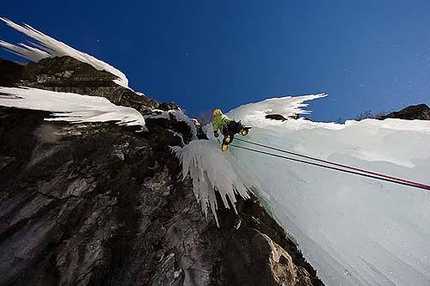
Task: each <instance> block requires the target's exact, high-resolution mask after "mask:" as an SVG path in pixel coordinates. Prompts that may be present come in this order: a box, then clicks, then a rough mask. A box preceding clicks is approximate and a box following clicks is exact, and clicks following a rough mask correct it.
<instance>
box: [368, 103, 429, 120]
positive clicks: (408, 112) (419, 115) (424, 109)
mask: <svg viewBox="0 0 430 286" xmlns="http://www.w3.org/2000/svg"><path fill="white" fill-rule="evenodd" d="M377 118H378V119H386V118H400V119H407V120H413V119H419V120H430V108H429V107H428V106H427V105H426V104H418V105H411V106H408V107H406V108H404V109H402V110H400V111H394V112H391V113H388V114H386V115H382V116H379V117H377Z"/></svg>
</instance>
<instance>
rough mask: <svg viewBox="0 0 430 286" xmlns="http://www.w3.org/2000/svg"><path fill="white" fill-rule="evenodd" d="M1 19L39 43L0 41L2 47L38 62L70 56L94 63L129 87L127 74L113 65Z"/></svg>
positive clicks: (122, 84) (35, 31)
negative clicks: (16, 43)
mask: <svg viewBox="0 0 430 286" xmlns="http://www.w3.org/2000/svg"><path fill="white" fill-rule="evenodd" d="M0 20H2V21H3V22H5V23H6V24H7V25H8V26H10V27H12V28H14V29H15V30H17V31H19V32H21V33H23V34H25V35H27V36H28V37H30V38H33V39H34V40H36V41H37V44H33V43H30V44H32V45H34V47H32V46H29V45H26V44H22V43H21V44H19V45H14V44H11V43H8V42H5V41H0V46H1V47H3V48H5V49H7V50H9V51H11V52H13V53H15V54H17V55H19V56H22V57H24V58H26V59H29V60H31V61H34V62H38V61H39V60H41V59H44V58H48V57H62V56H70V57H72V58H75V59H77V60H79V61H81V62H84V63H87V64H90V65H92V66H93V67H94V68H95V69H97V70H105V71H107V72H110V73H111V74H113V75H115V76H117V77H118V79H116V80H114V82H115V83H117V84H119V85H121V86H124V87H127V88H128V79H127V77H126V76H125V74H124V73H123V72H121V71H120V70H118V69H116V68H114V67H113V66H111V65H109V64H107V63H105V62H103V61H101V60H99V59H97V58H95V57H93V56H90V55H88V54H86V53H83V52H81V51H78V50H76V49H74V48H72V47H70V46H68V45H66V44H65V43H63V42H60V41H58V40H56V39H54V38H52V37H50V36H48V35H45V34H43V33H42V32H40V31H38V30H36V29H34V28H33V27H31V26H29V25H23V26H21V25H18V24H16V23H14V22H12V21H11V20H8V19H6V18H1V17H0Z"/></svg>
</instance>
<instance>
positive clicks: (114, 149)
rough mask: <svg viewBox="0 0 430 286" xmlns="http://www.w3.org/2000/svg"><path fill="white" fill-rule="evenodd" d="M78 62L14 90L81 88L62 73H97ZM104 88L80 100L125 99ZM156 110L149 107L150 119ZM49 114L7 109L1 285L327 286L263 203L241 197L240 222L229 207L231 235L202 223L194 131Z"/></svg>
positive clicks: (0, 164)
mask: <svg viewBox="0 0 430 286" xmlns="http://www.w3.org/2000/svg"><path fill="white" fill-rule="evenodd" d="M69 60H70V59H68V58H66V59H63V58H57V59H49V61H47V62H45V63H42V64H43V65H42V64H41V65H40V66H39V67H38V68H35V67H28V66H27V67H24V68H23V69H21V70H20V71H18V72H17V73H16V74H17V75H22V74H26V73H27V75H25V76H23V78H24V79H23V80H21V79H17V78H15V77H12V80H10V78H9V81H8V83H9V86H14V85H22V82H25V84H27V85H29V86H31V85H33V86H35V87H39V88H40V87H43V88H47V89H50V88H52V89H55V90H57V89H60V90H62V89H63V88H64V89H65V90H62V91H72V89H73V90H74V88H76V87H74V86H73V85H74V84H75V83H74V82H69V83H67V84H66V83H65V82H62V81H58V82H56V81H55V80H56V79H57V78H64V77H65V75H66V74H64V73H62V72H64V71H73V73H72V74H78V73H81V75H82V76H83V77H85V76H87V73H89V74H93V73H96V71H95V70H91V71H85V69H86V68H87V66H85V65H84V64H82V65H84V67H81V66H80V65H79V64H77V65H76V66H75V64H76V63H75V62H74V61H71V63H70V65H67V64H65V61H66V62H67V61H69ZM56 61H58V66H59V69H58V70H57V69H56V68H55V67H56V66H57V65H56V64H55V62H56ZM48 62H49V63H50V64H49V65H51V66H52V67H49V68H48V67H47V63H48ZM39 64H40V63H39ZM2 67H3V68H4V65H2V63H0V70H1V68H2ZM51 68H52V70H51ZM75 70H76V71H75ZM61 73H62V75H61V76H60V75H57V74H61ZM29 74H34V75H36V77H35V78H31V76H30V75H29ZM41 75H46V76H47V78H48V79H47V80H46V81H45V82H41V83H40V82H38V78H40V76H41ZM67 76H68V75H67ZM88 76H89V75H88ZM106 77H107V78H109V79H111V77H109V75H106ZM0 78H2V79H3V80H5V76H4V75H0ZM66 78H67V77H66ZM69 78H70V77H69ZM47 82H49V84H47ZM66 82H67V80H66ZM19 83H21V84H19ZM98 84H99V82H97V84H95V83H94V82H91V81H86V82H85V85H83V87H81V88H80V89H79V91H82V92H84V91H90V92H92V95H97V94H98V92H100V93H101V94H103V96H105V97H108V98H111V97H112V98H113V99H115V98H116V95H115V96H112V94H111V92H112V93H113V94H114V93H115V92H117V91H119V90H121V88H120V87H118V86H110V85H111V82H110V81H109V82H108V81H107V80H106V82H103V83H100V85H101V86H99V85H98ZM100 88H103V89H100ZM66 89H67V90H66ZM74 92H76V90H75V91H74ZM124 92H125V91H124ZM136 96H139V95H137V94H136ZM122 100H125V99H124V96H123V97H122V99H119V101H117V103H118V104H122ZM146 102H149V105H146V106H145V107H143V106H144V105H145V104H146ZM139 104H140V103H139ZM139 104H138V105H139ZM157 105H158V103H156V102H155V101H154V100H152V99H147V98H144V99H143V100H142V103H141V106H140V110H146V112H148V110H149V109H150V108H152V107H153V106H157ZM47 116H48V114H46V113H44V112H39V111H28V110H17V109H7V108H2V109H0V273H1V275H0V285H321V284H322V283H321V281H320V280H319V279H318V278H317V277H316V273H315V271H314V270H313V269H312V267H311V266H310V265H309V264H307V263H306V261H305V260H304V259H303V257H302V255H301V253H300V251H298V249H297V247H296V245H295V244H294V243H293V242H292V241H291V240H289V239H288V238H287V237H286V236H285V234H284V232H283V230H282V228H281V227H280V226H279V225H278V224H277V223H276V222H275V221H274V220H273V219H272V218H271V217H270V216H269V215H268V214H267V212H266V211H265V210H264V208H263V206H262V205H261V204H260V203H259V201H258V200H257V199H256V198H253V199H251V200H247V201H243V200H240V199H239V202H238V205H237V209H238V212H239V214H238V215H236V214H235V213H234V212H233V211H232V210H228V209H221V210H220V211H219V221H220V226H221V227H220V228H218V227H217V226H216V224H215V221H214V218H213V217H212V216H209V217H208V218H205V217H204V216H203V215H202V212H201V209H200V205H199V204H198V202H197V201H196V200H195V198H194V195H193V192H192V183H191V180H190V179H189V178H185V179H184V180H183V179H182V178H179V177H178V174H179V173H180V170H181V167H180V165H179V162H178V160H177V159H176V158H175V157H174V156H173V155H172V154H171V153H170V148H169V146H183V144H186V143H188V142H189V141H190V140H191V131H190V128H189V126H188V125H187V124H186V123H184V122H178V121H176V120H175V119H174V117H171V118H158V119H148V120H147V127H148V130H149V132H143V133H140V132H136V131H137V130H136V129H134V128H131V127H129V128H125V127H119V126H117V125H115V124H109V123H103V124H102V123H100V124H76V125H70V124H65V123H51V122H46V121H44V120H43V118H45V117H47ZM220 205H221V204H220ZM251 270H252V273H251V272H250V271H251ZM251 274H252V279H250V275H251Z"/></svg>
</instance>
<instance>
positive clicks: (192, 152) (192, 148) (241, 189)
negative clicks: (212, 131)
mask: <svg viewBox="0 0 430 286" xmlns="http://www.w3.org/2000/svg"><path fill="white" fill-rule="evenodd" d="M172 149H173V150H174V152H176V155H177V156H178V157H179V158H180V160H181V162H182V166H183V172H182V175H183V177H184V178H185V177H186V176H187V175H188V173H189V174H190V176H191V178H192V180H193V191H194V195H195V197H196V199H197V201H199V202H200V204H201V207H202V211H203V212H204V214H205V215H206V216H207V214H208V208H210V209H211V211H212V213H213V214H214V216H215V220H216V223H217V225H218V226H219V223H218V219H217V215H216V210H217V209H218V205H217V200H216V197H215V192H216V191H217V192H219V194H220V196H221V199H222V202H223V204H224V207H226V208H230V206H232V207H233V209H234V211H236V207H235V203H236V197H235V194H238V195H240V196H241V197H243V198H249V194H248V192H249V191H251V188H258V187H259V184H258V181H256V180H255V179H254V178H253V177H252V176H251V175H250V174H249V173H248V172H247V171H246V168H244V167H243V166H241V164H240V163H239V162H237V160H236V159H235V158H233V157H231V156H229V155H228V154H226V153H221V151H220V149H219V146H218V144H217V143H216V142H214V141H212V140H195V141H191V142H190V143H189V144H188V145H186V146H185V147H183V148H180V147H173V148H172Z"/></svg>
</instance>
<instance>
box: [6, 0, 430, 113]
mask: <svg viewBox="0 0 430 286" xmlns="http://www.w3.org/2000/svg"><path fill="white" fill-rule="evenodd" d="M4 2H5V3H2V4H1V6H2V7H1V12H0V13H1V16H3V17H7V18H9V19H11V20H13V21H15V22H18V23H22V22H25V23H27V24H30V25H31V26H33V27H35V28H36V29H39V30H41V31H43V32H45V33H47V34H48V35H50V36H53V37H54V38H56V39H58V40H61V41H64V42H66V43H67V44H69V45H71V46H73V47H75V48H77V49H79V50H81V51H84V52H87V53H89V54H91V55H93V56H95V57H97V58H99V59H102V60H104V61H106V62H108V63H110V64H112V65H114V66H115V67H117V68H119V69H120V70H122V71H123V72H124V73H125V74H126V75H127V76H128V78H129V81H130V86H131V87H132V88H133V89H135V90H137V91H142V92H144V93H145V94H146V95H148V96H150V97H153V98H155V99H156V100H158V101H159V102H163V101H175V102H177V103H178V104H179V105H180V106H181V107H182V108H184V109H186V110H187V112H188V114H189V115H191V116H198V114H199V112H200V111H203V110H209V109H213V108H215V107H220V108H222V109H223V110H225V111H228V110H230V109H232V108H234V107H237V106H239V105H242V104H244V103H248V102H255V101H260V100H263V99H266V98H271V97H280V96H284V95H295V94H307V93H316V92H327V93H328V94H329V97H327V98H325V99H320V100H317V101H314V102H312V103H311V105H310V109H312V110H313V113H312V115H311V116H310V117H311V118H313V119H315V120H322V121H329V120H331V121H334V120H338V119H339V118H343V119H346V118H354V117H356V116H357V115H358V114H359V113H360V112H362V111H366V110H371V111H373V112H380V111H391V110H398V109H401V108H403V107H405V106H407V105H410V104H417V103H426V104H428V105H430V1H428V0H410V1H404V0H380V1H379V0H360V1H355V0H354V1H353V0H350V1H348V0H337V1H335V0H332V1H329V0H326V1H322V0H313V1H306V0H303V1H286V0H285V1H261V0H240V1H232V0H230V1H221V0H219V1H218V0H217V1H213V0H211V1H209V0H192V1H186V0H184V1H177V0H172V1H163V0H154V1H128V2H127V1H110V0H106V1H100V2H99V3H98V4H96V3H95V2H94V1H88V0H87V1H80V0H78V1H76V0H75V1H52V0H49V1H29V0H28V1H4ZM26 2H28V3H26ZM60 3H61V4H60ZM0 39H3V40H6V41H12V42H16V41H22V40H23V39H25V38H24V37H22V36H21V35H20V34H19V33H18V32H15V31H13V30H12V29H10V28H8V27H7V26H6V25H4V24H2V23H1V24H0ZM0 57H6V58H9V59H14V60H15V59H17V58H16V57H13V56H11V55H10V54H8V53H7V52H4V51H0Z"/></svg>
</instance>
